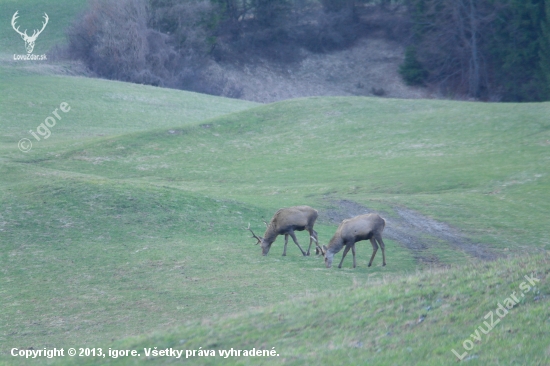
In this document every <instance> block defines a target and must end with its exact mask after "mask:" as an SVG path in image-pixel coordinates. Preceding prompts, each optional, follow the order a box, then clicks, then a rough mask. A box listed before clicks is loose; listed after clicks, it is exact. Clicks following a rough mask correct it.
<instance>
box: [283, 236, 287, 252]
mask: <svg viewBox="0 0 550 366" xmlns="http://www.w3.org/2000/svg"><path fill="white" fill-rule="evenodd" d="M287 244H288V234H285V248H284V249H283V257H284V256H286V245H287Z"/></svg>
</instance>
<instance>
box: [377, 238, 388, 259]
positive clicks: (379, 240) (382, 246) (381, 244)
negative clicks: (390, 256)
mask: <svg viewBox="0 0 550 366" xmlns="http://www.w3.org/2000/svg"><path fill="white" fill-rule="evenodd" d="M376 241H377V242H378V244H379V245H380V248H381V249H382V263H383V265H384V266H385V265H386V251H385V249H386V245H385V244H384V241H383V240H382V236H380V235H378V236H377V237H376Z"/></svg>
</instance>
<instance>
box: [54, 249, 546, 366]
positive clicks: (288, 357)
mask: <svg viewBox="0 0 550 366" xmlns="http://www.w3.org/2000/svg"><path fill="white" fill-rule="evenodd" d="M549 259H550V257H549V256H548V255H546V256H542V255H541V256H535V257H523V258H517V259H514V260H511V261H509V260H499V261H495V262H491V263H489V264H482V263H477V264H474V265H468V266H463V267H460V268H453V269H450V270H441V269H439V270H427V271H424V272H423V273H421V274H414V275H406V276H403V275H399V276H397V275H389V276H384V277H383V278H377V279H367V280H364V281H358V282H356V283H354V285H353V286H352V287H348V288H344V289H338V290H334V289H331V290H327V291H325V292H323V293H322V294H318V295H309V296H303V297H300V298H298V299H294V300H290V301H285V302H283V303H279V304H277V305H272V306H268V307H266V308H263V309H261V310H258V311H252V312H243V313H240V314H237V315H234V316H230V317H212V318H210V319H209V320H208V321H202V322H201V321H189V322H186V323H185V324H184V325H182V326H180V327H178V328H176V329H173V330H170V331H167V332H161V333H156V334H152V335H149V336H142V337H136V338H131V339H127V340H124V341H122V342H116V343H115V344H112V345H111V348H112V349H113V350H136V351H137V352H139V354H140V356H139V357H138V356H136V357H118V358H116V359H113V358H109V357H106V358H100V359H98V358H88V359H86V358H82V359H80V360H81V361H84V362H82V363H81V364H95V363H97V362H98V361H99V360H101V361H102V362H105V363H108V364H114V365H119V364H121V365H132V364H136V363H139V362H142V361H145V360H147V361H148V364H172V363H173V362H174V361H176V358H175V357H162V356H157V357H153V356H150V357H146V356H145V351H144V350H145V349H149V348H151V349H153V348H154V347H156V348H157V349H158V350H165V349H174V350H183V354H182V357H181V358H184V359H185V362H186V363H187V364H190V365H218V364H224V365H264V364H267V365H273V364H277V365H278V364H284V365H317V364H322V365H365V364H368V365H454V364H456V362H457V361H458V360H459V357H460V358H461V359H462V360H463V361H464V362H467V364H468V365H499V364H502V365H548V363H549V362H550V348H549V347H548V342H547V341H548V339H549V337H550V312H549V310H548V300H549V298H548V294H549V293H550V286H549V284H548V274H549V273H550V262H549ZM525 276H528V277H529V279H531V281H532V282H533V284H534V285H532V284H530V282H529V281H528V280H527V279H526V278H525ZM327 287H330V286H327ZM522 294H523V296H522ZM512 295H513V296H515V297H516V298H518V299H519V302H518V303H517V304H515V305H514V304H512V302H506V301H507V300H506V299H511V301H513V298H512V297H511V296H512ZM499 304H501V305H503V306H504V304H509V306H510V309H509V310H508V309H506V310H507V312H505V311H504V310H501V309H499ZM497 309H498V310H497ZM489 313H491V314H492V317H493V318H491V315H489V316H488V317H486V315H487V314H489ZM499 314H500V315H499ZM500 316H502V318H500ZM491 319H492V320H491ZM485 321H487V323H488V324H489V325H491V324H493V327H492V329H491V330H490V331H489V332H487V334H485V333H483V331H482V329H483V330H485V331H487V330H489V327H488V326H487V325H485V324H484V322H485ZM480 328H482V329H480ZM471 334H472V335H471ZM466 340H469V341H471V344H470V343H468V342H466V347H467V348H471V349H469V351H467V350H466V349H465V348H464V347H463V343H464V342H465V341H466ZM232 348H233V349H235V350H242V351H244V350H247V351H249V350H253V349H256V350H268V351H271V350H275V351H276V352H274V353H273V356H272V357H271V356H270V357H257V356H256V357H244V356H241V357H238V356H229V357H224V356H221V355H220V350H230V349H232ZM193 350H195V351H196V352H195V356H194V357H193V356H192V351H193ZM199 350H209V351H212V350H214V351H215V353H216V357H212V356H209V357H204V356H199ZM452 350H454V351H456V353H457V355H458V356H455V354H454V353H453V351H452ZM105 352H107V353H108V349H106V350H105ZM187 352H189V354H188V353H187ZM242 354H244V352H242V353H241V355H242ZM187 355H188V356H189V357H187ZM225 355H227V354H225ZM275 355H276V356H275ZM65 361H67V360H65ZM60 364H65V362H61V363H60ZM66 364H68V363H66Z"/></svg>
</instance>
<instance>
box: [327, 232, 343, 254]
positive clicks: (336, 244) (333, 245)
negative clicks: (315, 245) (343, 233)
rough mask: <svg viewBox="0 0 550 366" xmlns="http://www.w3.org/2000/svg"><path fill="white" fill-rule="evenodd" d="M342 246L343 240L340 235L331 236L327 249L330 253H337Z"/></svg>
mask: <svg viewBox="0 0 550 366" xmlns="http://www.w3.org/2000/svg"><path fill="white" fill-rule="evenodd" d="M343 246H344V240H343V239H342V237H340V236H337V237H333V238H332V239H331V240H330V242H329V243H328V246H327V251H328V252H331V253H338V252H339V251H340V250H341V249H342V247H343Z"/></svg>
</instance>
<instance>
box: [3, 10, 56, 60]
mask: <svg viewBox="0 0 550 366" xmlns="http://www.w3.org/2000/svg"><path fill="white" fill-rule="evenodd" d="M18 13H19V11H16V12H15V14H13V17H12V18H11V26H12V28H13V30H15V31H16V32H17V33H19V35H20V36H21V38H23V41H25V48H26V49H27V53H29V54H30V53H32V50H33V49H34V42H36V38H38V36H39V35H40V33H42V31H43V30H44V28H46V24H48V20H49V18H48V14H46V13H44V16H43V18H44V21H43V22H42V29H40V30H38V29H35V30H34V31H33V32H32V36H29V35H28V34H27V30H26V29H25V31H24V32H21V31H20V30H19V27H17V28H16V27H15V22H16V21H17V18H19V16H18V15H17V14H18Z"/></svg>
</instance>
